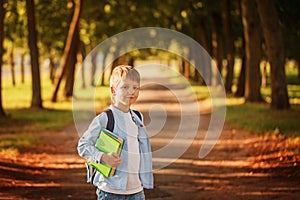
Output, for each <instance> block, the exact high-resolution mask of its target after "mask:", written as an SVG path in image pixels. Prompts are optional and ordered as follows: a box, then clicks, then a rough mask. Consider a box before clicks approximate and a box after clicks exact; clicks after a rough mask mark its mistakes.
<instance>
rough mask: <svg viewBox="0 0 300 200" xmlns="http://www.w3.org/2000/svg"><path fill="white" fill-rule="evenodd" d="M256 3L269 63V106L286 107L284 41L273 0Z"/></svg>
mask: <svg viewBox="0 0 300 200" xmlns="http://www.w3.org/2000/svg"><path fill="white" fill-rule="evenodd" d="M257 5H258V11H259V15H260V19H261V22H262V27H263V32H264V36H265V41H266V46H267V53H268V60H269V62H270V65H271V98H272V102H271V108H275V109H288V108H289V107H290V103H289V97H288V93H287V87H286V84H287V83H286V76H285V68H284V64H285V61H284V59H285V55H284V42H283V36H282V32H281V27H280V24H279V19H278V15H277V11H276V7H275V3H274V1H273V0H263V1H261V0H257Z"/></svg>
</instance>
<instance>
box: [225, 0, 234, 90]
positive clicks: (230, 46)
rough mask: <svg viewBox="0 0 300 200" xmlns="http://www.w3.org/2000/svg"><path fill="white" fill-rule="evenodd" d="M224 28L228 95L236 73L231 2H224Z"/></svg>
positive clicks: (227, 0)
mask: <svg viewBox="0 0 300 200" xmlns="http://www.w3.org/2000/svg"><path fill="white" fill-rule="evenodd" d="M222 3H223V15H222V18H223V27H224V39H225V48H224V49H225V50H226V59H227V73H226V77H225V91H226V93H232V89H231V88H232V82H233V71H234V41H233V31H232V26H231V19H230V7H231V4H230V1H229V0H223V1H222Z"/></svg>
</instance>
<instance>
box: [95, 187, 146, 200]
mask: <svg viewBox="0 0 300 200" xmlns="http://www.w3.org/2000/svg"><path fill="white" fill-rule="evenodd" d="M97 195H98V199H97V200H145V195H144V191H141V192H138V193H135V194H128V195H123V194H112V193H109V192H104V191H102V190H99V189H97Z"/></svg>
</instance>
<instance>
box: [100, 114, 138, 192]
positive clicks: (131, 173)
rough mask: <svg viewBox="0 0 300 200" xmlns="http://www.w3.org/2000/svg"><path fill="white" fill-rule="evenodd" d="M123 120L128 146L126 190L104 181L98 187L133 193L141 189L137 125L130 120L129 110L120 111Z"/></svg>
mask: <svg viewBox="0 0 300 200" xmlns="http://www.w3.org/2000/svg"><path fill="white" fill-rule="evenodd" d="M122 115H123V116H120V117H124V121H125V125H126V127H125V130H124V131H126V133H127V146H128V178H127V186H126V191H121V190H116V189H113V188H111V187H109V185H107V184H106V183H104V182H102V183H101V185H100V187H99V189H101V190H103V191H105V192H110V193H115V194H134V193H138V192H140V191H142V190H143V187H142V184H141V181H140V179H139V168H140V153H139V142H138V138H137V136H138V127H137V125H136V124H135V123H134V122H133V121H132V116H131V114H130V112H127V113H122Z"/></svg>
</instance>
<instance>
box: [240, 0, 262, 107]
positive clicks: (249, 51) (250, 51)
mask: <svg viewBox="0 0 300 200" xmlns="http://www.w3.org/2000/svg"><path fill="white" fill-rule="evenodd" d="M241 11H242V21H243V27H244V36H245V56H246V77H245V99H246V102H263V98H262V96H261V93H260V85H261V84H260V82H261V78H260V67H259V64H260V58H261V30H260V24H259V18H258V14H257V12H256V5H255V1H249V0H241Z"/></svg>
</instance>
